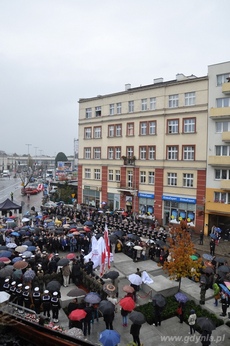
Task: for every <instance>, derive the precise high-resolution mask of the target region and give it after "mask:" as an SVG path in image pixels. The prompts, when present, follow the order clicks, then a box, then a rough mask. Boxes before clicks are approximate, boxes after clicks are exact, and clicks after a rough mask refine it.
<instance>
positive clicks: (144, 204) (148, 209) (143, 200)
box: [137, 192, 154, 214]
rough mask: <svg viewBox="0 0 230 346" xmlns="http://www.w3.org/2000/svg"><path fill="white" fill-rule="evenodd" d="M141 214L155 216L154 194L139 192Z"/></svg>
mask: <svg viewBox="0 0 230 346" xmlns="http://www.w3.org/2000/svg"><path fill="white" fill-rule="evenodd" d="M137 196H138V203H139V213H140V214H145V213H150V214H154V193H143V192H138V195H137Z"/></svg>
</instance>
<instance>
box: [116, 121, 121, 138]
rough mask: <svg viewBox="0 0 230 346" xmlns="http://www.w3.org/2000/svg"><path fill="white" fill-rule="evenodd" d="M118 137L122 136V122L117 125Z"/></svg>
mask: <svg viewBox="0 0 230 346" xmlns="http://www.w3.org/2000/svg"><path fill="white" fill-rule="evenodd" d="M116 137H121V124H118V125H116Z"/></svg>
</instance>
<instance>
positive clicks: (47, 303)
mask: <svg viewBox="0 0 230 346" xmlns="http://www.w3.org/2000/svg"><path fill="white" fill-rule="evenodd" d="M42 306H43V314H44V316H46V314H47V316H48V317H49V318H50V309H51V296H50V294H49V291H48V290H45V291H44V294H43V295H42Z"/></svg>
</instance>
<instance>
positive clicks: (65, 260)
mask: <svg viewBox="0 0 230 346" xmlns="http://www.w3.org/2000/svg"><path fill="white" fill-rule="evenodd" d="M67 264H69V260H68V258H61V259H60V260H59V261H58V262H57V265H58V266H60V267H64V266H66V265H67Z"/></svg>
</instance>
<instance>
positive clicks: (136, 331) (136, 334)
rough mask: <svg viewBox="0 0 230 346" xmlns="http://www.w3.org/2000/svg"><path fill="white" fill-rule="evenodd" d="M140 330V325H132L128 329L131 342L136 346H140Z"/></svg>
mask: <svg viewBox="0 0 230 346" xmlns="http://www.w3.org/2000/svg"><path fill="white" fill-rule="evenodd" d="M140 329H141V325H140V324H135V323H133V324H132V325H131V327H130V334H131V335H132V336H133V342H135V343H136V344H137V346H140V345H141V342H140Z"/></svg>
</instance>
